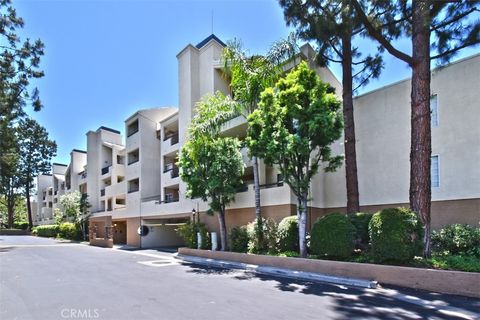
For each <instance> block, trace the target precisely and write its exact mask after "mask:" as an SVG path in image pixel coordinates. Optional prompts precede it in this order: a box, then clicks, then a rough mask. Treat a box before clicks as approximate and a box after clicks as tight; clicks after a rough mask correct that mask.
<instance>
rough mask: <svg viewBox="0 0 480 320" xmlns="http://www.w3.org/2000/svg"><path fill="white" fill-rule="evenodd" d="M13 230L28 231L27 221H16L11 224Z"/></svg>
mask: <svg viewBox="0 0 480 320" xmlns="http://www.w3.org/2000/svg"><path fill="white" fill-rule="evenodd" d="M13 228H14V229H21V230H27V229H28V221H17V222H14V223H13Z"/></svg>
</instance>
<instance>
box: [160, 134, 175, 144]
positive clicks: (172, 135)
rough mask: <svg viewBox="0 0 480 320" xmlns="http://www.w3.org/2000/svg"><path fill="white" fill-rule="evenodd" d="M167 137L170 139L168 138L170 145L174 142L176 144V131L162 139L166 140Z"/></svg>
mask: <svg viewBox="0 0 480 320" xmlns="http://www.w3.org/2000/svg"><path fill="white" fill-rule="evenodd" d="M168 139H172V140H170V145H171V146H173V145H174V144H177V143H178V133H174V134H169V135H168V136H165V138H164V139H163V141H167V140H168Z"/></svg>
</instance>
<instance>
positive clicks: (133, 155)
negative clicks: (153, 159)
mask: <svg viewBox="0 0 480 320" xmlns="http://www.w3.org/2000/svg"><path fill="white" fill-rule="evenodd" d="M127 159H128V165H131V164H134V163H136V162H138V161H139V160H140V150H139V149H136V150H133V151H132V152H129V153H128V155H127Z"/></svg>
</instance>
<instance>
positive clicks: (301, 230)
mask: <svg viewBox="0 0 480 320" xmlns="http://www.w3.org/2000/svg"><path fill="white" fill-rule="evenodd" d="M297 218H298V241H299V243H298V244H299V248H300V257H302V258H306V257H307V195H303V196H301V197H299V198H298V205H297Z"/></svg>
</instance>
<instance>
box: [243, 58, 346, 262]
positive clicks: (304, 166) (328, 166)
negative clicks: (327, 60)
mask: <svg viewBox="0 0 480 320" xmlns="http://www.w3.org/2000/svg"><path fill="white" fill-rule="evenodd" d="M340 105H341V102H340V100H339V99H338V98H337V97H336V96H335V94H334V93H333V92H332V90H331V89H330V87H329V85H328V84H326V83H323V82H322V81H320V79H319V78H318V76H317V74H316V73H315V71H313V70H311V69H309V68H308V66H307V64H306V63H305V62H302V63H300V64H299V65H298V66H297V67H296V68H295V69H294V70H292V71H291V72H290V73H288V74H287V76H286V77H285V78H283V79H280V80H279V81H278V82H277V84H276V86H275V88H268V89H266V90H265V91H264V92H263V93H262V96H261V101H260V104H259V108H258V109H257V110H255V111H254V112H253V113H252V114H251V115H250V116H249V117H248V121H249V131H248V137H247V143H248V145H249V147H250V150H251V151H252V153H254V154H256V155H257V156H259V157H261V158H263V159H264V160H265V163H267V164H268V165H277V166H278V168H279V170H280V173H281V174H282V175H283V179H284V181H285V182H286V183H287V184H288V185H289V186H290V188H291V190H292V192H293V193H294V194H295V196H296V197H297V199H298V207H297V212H298V213H297V214H298V218H299V233H300V243H299V245H300V254H301V255H302V256H306V237H305V236H306V214H307V211H306V207H307V201H308V194H309V189H310V182H311V179H312V178H313V176H314V175H315V174H316V173H317V172H318V170H319V168H320V164H321V163H324V164H325V167H324V169H325V171H335V170H336V169H337V168H338V167H339V166H340V165H341V163H342V159H343V157H342V156H339V155H333V153H332V149H331V144H332V143H333V142H334V141H336V140H338V139H339V138H340V137H341V135H342V129H343V122H342V115H341V113H339V108H340Z"/></svg>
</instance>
